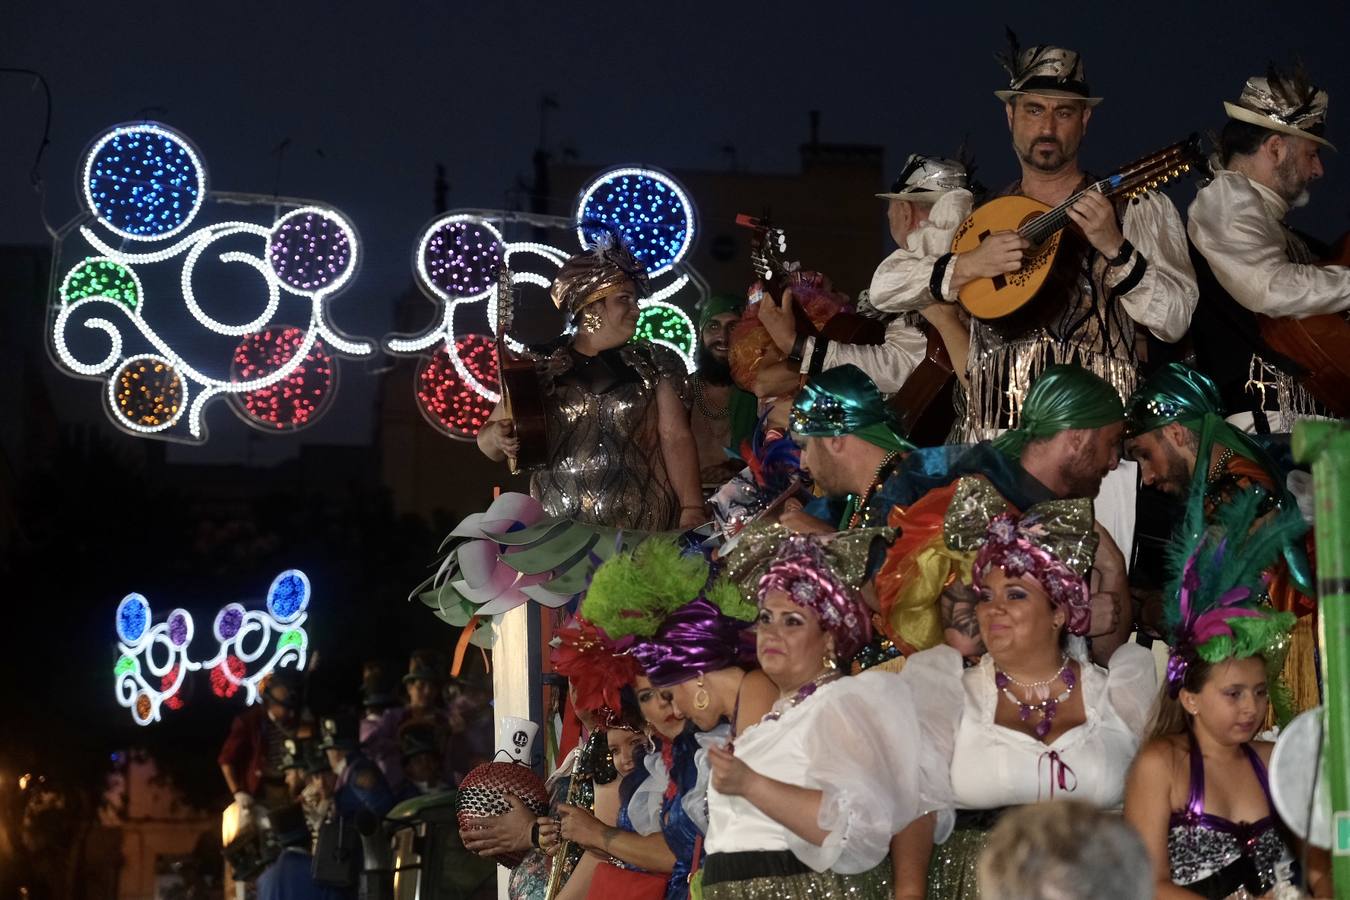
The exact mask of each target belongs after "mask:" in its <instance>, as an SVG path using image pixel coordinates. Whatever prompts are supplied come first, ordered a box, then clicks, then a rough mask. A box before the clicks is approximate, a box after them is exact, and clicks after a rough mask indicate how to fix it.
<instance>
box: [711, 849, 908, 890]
mask: <svg viewBox="0 0 1350 900" xmlns="http://www.w3.org/2000/svg"><path fill="white" fill-rule="evenodd" d="M717 855H718V856H736V857H752V856H754V857H768V856H770V855H771V854H767V853H766V854H757V853H756V854H751V853H744V854H742V853H728V854H717ZM772 855H773V856H778V855H779V854H772ZM783 855H784V856H787V857H791V854H790V853H788V854H783ZM708 859H709V860H710V861H713V864H712V865H711V866H709V865H707V864H706V863H705V866H704V869H703V873H704V881H703V892H702V893H703V898H704V900H770V898H784V900H824V898H848V900H890V898H891V897H892V895H893V894H892V891H891V858H890V857H889V856H888V857H886V858H885V859H883V860H882V861H881V863H880V864H878V865H876V866H874V867H873V868H871V869H868V870H867V871H866V872H860V873H858V874H857V875H841V874H839V873H838V872H816V871H814V870H813V869H810V868H808V867H807V866H805V865H802V864H800V863H797V864H796V865H792V864H791V862H792V861H789V862H788V864H787V865H786V866H782V867H775V866H772V865H770V866H768V867H764V866H759V865H752V866H750V867H747V868H746V869H744V870H743V871H746V872H747V874H750V873H752V872H765V874H756V875H755V876H754V877H750V878H735V879H734V880H720V879H719V873H718V870H719V869H723V868H724V867H723V866H720V865H719V862H720V861H715V860H714V858H713V857H711V856H710V857H708ZM793 861H795V858H794V860H793ZM736 868H740V867H739V866H737V867H736ZM766 868H767V869H769V870H772V871H769V872H766ZM725 874H728V875H734V870H733V871H732V872H727V873H725ZM708 876H712V881H711V882H710V881H709V880H708Z"/></svg>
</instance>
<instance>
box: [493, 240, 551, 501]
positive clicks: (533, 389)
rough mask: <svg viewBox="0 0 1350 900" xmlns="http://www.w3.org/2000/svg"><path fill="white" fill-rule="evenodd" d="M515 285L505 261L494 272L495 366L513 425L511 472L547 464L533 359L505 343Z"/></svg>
mask: <svg viewBox="0 0 1350 900" xmlns="http://www.w3.org/2000/svg"><path fill="white" fill-rule="evenodd" d="M515 298H516V295H515V287H514V285H512V283H511V270H510V269H509V268H507V267H506V266H505V265H503V266H502V267H501V270H500V271H499V272H498V273H497V370H498V382H499V383H500V384H501V394H502V412H503V413H505V415H506V418H508V419H510V420H511V422H512V424H513V425H514V426H515V434H516V437H517V438H518V439H519V440H520V449H519V451H518V452H517V454H516V457H515V459H511V458H510V457H507V466H508V467H509V468H510V470H511V474H512V475H514V474H516V473H518V472H521V471H529V470H530V469H538V468H542V467H543V466H546V465H548V446H549V443H548V413H547V412H546V411H545V409H544V396H543V393H542V392H541V391H540V389H539V377H538V375H537V374H536V373H535V370H534V361H533V360H530V359H528V358H526V357H522V356H517V355H516V354H515V353H513V352H512V351H511V348H510V347H508V346H507V344H506V336H507V335H508V334H509V333H510V331H511V324H512V322H513V320H514V315H515Z"/></svg>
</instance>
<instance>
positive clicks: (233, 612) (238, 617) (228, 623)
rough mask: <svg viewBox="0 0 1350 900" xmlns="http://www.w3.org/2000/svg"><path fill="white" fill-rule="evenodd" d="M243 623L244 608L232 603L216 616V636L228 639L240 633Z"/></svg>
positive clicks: (223, 639)
mask: <svg viewBox="0 0 1350 900" xmlns="http://www.w3.org/2000/svg"><path fill="white" fill-rule="evenodd" d="M242 624H244V610H243V609H242V608H240V607H239V606H237V605H235V604H233V603H231V604H230V605H229V606H227V607H225V608H224V609H222V610H221V611H220V615H218V616H216V637H217V638H218V639H220V640H222V641H228V640H230V639H231V638H232V637H234V636H235V635H236V634H238V633H239V626H240V625H242Z"/></svg>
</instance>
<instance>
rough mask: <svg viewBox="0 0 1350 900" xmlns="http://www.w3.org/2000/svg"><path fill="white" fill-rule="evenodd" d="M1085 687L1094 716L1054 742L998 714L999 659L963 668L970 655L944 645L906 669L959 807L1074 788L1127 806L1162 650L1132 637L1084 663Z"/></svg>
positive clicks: (1031, 799)
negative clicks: (1106, 663)
mask: <svg viewBox="0 0 1350 900" xmlns="http://www.w3.org/2000/svg"><path fill="white" fill-rule="evenodd" d="M1080 667H1081V673H1082V674H1081V677H1080V680H1079V685H1078V687H1077V690H1081V691H1082V692H1083V705H1084V710H1085V712H1086V716H1087V717H1086V721H1085V722H1084V723H1083V724H1082V725H1079V726H1077V727H1075V728H1070V729H1069V730H1068V731H1066V732H1064V733H1063V734H1061V735H1060V736H1059V737H1058V738H1056V739H1055V740H1054V741H1053V742H1051V743H1049V744H1046V743H1044V742H1042V741H1039V740H1037V739H1036V738H1034V737H1032V736H1031V735H1029V734H1025V733H1023V732H1020V731H1014V730H1013V729H1011V728H1006V727H1004V726H1002V725H996V724H995V723H994V713H995V709H996V707H997V706H998V696H999V692H998V688H997V687H996V686H995V685H994V663H993V659H992V658H991V657H989V656H985V657H984V658H983V659H982V660H981V661H980V663H979V665H977V666H974V667H973V668H970V669H965V670H964V671H963V670H962V665H961V655H960V654H959V653H958V652H957V651H956V650H954V649H952V648H951V647H947V646H939V647H934V648H932V649H931V650H925V651H923V652H921V653H917V654H915V655H914V656H912V657H910V659H909V661H908V662H907V663H906V664H905V667H904V669H903V670H902V671H901V673H900V675H899V676H898V677H899V678H901V679H903V680H905V681H906V682H907V683H908V684H909V686H910V689H911V694H912V696H913V697H914V698H915V700H916V701H917V705H918V709H917V712H916V715H917V716H918V722H919V727H920V728H921V729H922V730H923V731H924V735H923V737H922V741H923V752H924V754H925V755H928V756H936V757H937V759H936V760H935V761H930V762H928V763H926V764H925V765H924V768H925V770H930V771H938V772H940V773H941V775H940V776H939V777H941V778H942V780H943V782H944V783H943V784H941V785H935V786H934V790H943V791H946V792H947V794H948V798H949V803H950V804H951V805H952V806H954V807H955V808H957V809H997V808H999V807H1003V806H1021V805H1025V804H1028V803H1036V802H1038V801H1041V800H1048V799H1050V798H1051V797H1052V796H1054V797H1060V796H1068V797H1071V798H1074V799H1077V800H1083V801H1085V802H1087V803H1091V804H1092V805H1094V806H1097V807H1099V808H1101V809H1110V810H1115V809H1119V808H1120V807H1121V806H1122V804H1123V803H1124V798H1125V776H1126V775H1127V773H1128V772H1129V769H1130V764H1131V762H1133V760H1134V755H1135V752H1136V751H1137V750H1138V749H1139V743H1140V740H1141V738H1142V736H1143V733H1144V729H1145V728H1146V727H1147V724H1148V718H1149V714H1150V712H1151V710H1152V706H1153V702H1154V700H1155V698H1156V696H1157V685H1158V676H1157V670H1156V667H1155V665H1154V662H1153V654H1151V653H1150V652H1149V651H1148V650H1146V649H1144V648H1143V647H1141V646H1139V645H1138V644H1125V645H1123V646H1122V647H1120V648H1119V649H1118V650H1116V652H1115V653H1114V654H1112V655H1111V660H1110V668H1109V669H1103V668H1101V667H1100V666H1096V665H1093V664H1092V663H1090V662H1081V661H1080Z"/></svg>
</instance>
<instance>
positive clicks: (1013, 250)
mask: <svg viewBox="0 0 1350 900" xmlns="http://www.w3.org/2000/svg"><path fill="white" fill-rule="evenodd" d="M1030 246H1031V243H1030V242H1029V241H1028V240H1027V239H1026V238H1024V237H1022V236H1021V235H1020V234H1018V233H1017V232H1015V231H995V232H994V233H993V234H991V235H989V237H987V238H985V239H984V240H983V241H981V242H980V246H978V247H976V248H975V249H974V250H969V251H967V252H965V253H958V254H956V257H955V259H953V260H952V265H953V266H955V267H956V268H955V269H954V270H953V272H952V288H953V290H959V289H961V288H963V287H965V286H966V285H967V284H969V283H970V282H972V281H974V280H975V279H976V278H993V277H994V276H995V275H1007V274H1008V273H1009V272H1016V271H1017V270H1018V269H1020V268H1022V260H1023V258H1024V257H1025V255H1026V251H1027V248H1028V247H1030Z"/></svg>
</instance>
